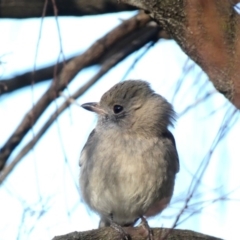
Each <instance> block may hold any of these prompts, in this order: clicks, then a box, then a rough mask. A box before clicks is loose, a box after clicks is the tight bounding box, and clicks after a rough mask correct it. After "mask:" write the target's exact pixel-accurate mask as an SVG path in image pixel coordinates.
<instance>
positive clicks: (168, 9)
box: [121, 0, 240, 108]
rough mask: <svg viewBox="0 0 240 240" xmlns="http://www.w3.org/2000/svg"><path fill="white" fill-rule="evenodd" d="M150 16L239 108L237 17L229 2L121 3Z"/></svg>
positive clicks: (239, 19)
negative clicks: (141, 10)
mask: <svg viewBox="0 0 240 240" xmlns="http://www.w3.org/2000/svg"><path fill="white" fill-rule="evenodd" d="M121 2H123V3H128V4H131V5H133V6H135V7H138V8H141V9H144V10H145V11H147V12H149V14H150V15H151V17H153V18H154V19H156V21H157V22H158V23H159V24H160V25H161V27H163V28H164V29H165V30H166V31H167V32H168V33H169V34H171V36H172V37H173V39H175V40H176V41H177V42H178V44H179V45H180V46H181V48H182V49H183V51H184V52H185V53H186V54H187V55H188V56H189V57H190V58H192V59H193V60H194V61H195V62H196V63H197V64H199V65H200V66H201V67H202V69H203V70H204V71H205V72H206V73H207V74H208V76H209V78H210V80H211V81H212V82H213V84H214V86H215V87H216V89H217V90H218V91H219V92H221V93H222V94H224V95H225V96H226V97H227V98H228V99H229V100H230V101H231V102H232V103H233V104H234V105H235V106H236V107H237V108H240V67H239V66H240V42H239V39H240V16H239V14H237V12H236V11H235V10H234V8H233V6H234V5H233V4H234V3H236V1H232V2H231V1H230V0H218V1H213V0H194V1H193V0H160V1H155V0H121Z"/></svg>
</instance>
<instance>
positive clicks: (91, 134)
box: [79, 129, 95, 167]
mask: <svg viewBox="0 0 240 240" xmlns="http://www.w3.org/2000/svg"><path fill="white" fill-rule="evenodd" d="M94 134H95V129H93V130H92V132H91V133H90V135H89V137H88V140H87V142H86V143H85V145H84V147H83V149H82V152H81V156H80V160H79V166H80V167H81V166H82V164H83V163H84V162H85V161H86V159H87V148H88V147H89V145H90V144H91V142H92V139H93V136H94Z"/></svg>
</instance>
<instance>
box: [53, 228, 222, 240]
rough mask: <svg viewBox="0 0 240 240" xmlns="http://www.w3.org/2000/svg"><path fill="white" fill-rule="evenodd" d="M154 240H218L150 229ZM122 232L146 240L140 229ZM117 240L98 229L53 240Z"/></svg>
mask: <svg viewBox="0 0 240 240" xmlns="http://www.w3.org/2000/svg"><path fill="white" fill-rule="evenodd" d="M152 230H153V236H154V239H155V240H163V239H164V240H220V238H215V237H212V236H209V235H205V234H201V233H197V232H194V231H189V230H180V229H167V228H152ZM124 231H125V232H126V233H127V234H129V235H130V237H131V239H132V240H146V239H148V238H147V236H146V231H145V232H143V230H142V228H141V227H136V228H124ZM80 239H81V240H83V239H84V240H88V239H91V240H98V239H106V240H108V239H109V240H119V239H121V238H120V234H119V233H118V232H116V231H115V230H114V229H112V228H110V227H108V228H100V229H96V230H91V231H85V232H72V233H68V234H66V235H62V236H56V237H54V238H53V240H80Z"/></svg>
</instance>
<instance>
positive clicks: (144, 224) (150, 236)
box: [140, 216, 154, 240]
mask: <svg viewBox="0 0 240 240" xmlns="http://www.w3.org/2000/svg"><path fill="white" fill-rule="evenodd" d="M141 220H142V222H141V223H140V225H141V226H142V227H143V229H144V230H145V231H146V232H147V235H148V240H154V237H153V231H152V229H151V228H150V227H149V225H148V222H147V220H146V218H145V217H143V216H142V217H141Z"/></svg>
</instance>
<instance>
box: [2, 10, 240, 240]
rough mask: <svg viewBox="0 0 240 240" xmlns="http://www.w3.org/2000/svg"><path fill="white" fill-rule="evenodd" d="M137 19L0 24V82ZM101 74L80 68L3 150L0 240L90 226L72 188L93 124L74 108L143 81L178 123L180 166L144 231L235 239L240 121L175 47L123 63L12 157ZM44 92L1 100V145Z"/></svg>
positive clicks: (41, 86)
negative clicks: (165, 203) (122, 84)
mask: <svg viewBox="0 0 240 240" xmlns="http://www.w3.org/2000/svg"><path fill="white" fill-rule="evenodd" d="M136 14H137V12H136V11H134V12H121V13H114V14H104V15H99V16H85V17H81V18H79V17H58V18H54V17H45V18H43V19H41V18H39V19H37V18H32V19H25V20H17V19H16V20H10V19H5V20H4V19H1V20H0V32H1V33H3V34H1V38H0V84H2V83H3V82H1V81H3V80H7V79H11V78H15V77H16V76H19V75H21V74H23V73H26V72H29V73H31V74H32V75H33V76H34V72H35V73H37V72H36V71H37V69H40V68H44V67H47V66H49V65H51V64H53V65H57V63H59V62H61V61H64V60H68V59H69V58H70V57H75V56H79V55H81V54H84V52H85V51H86V50H87V49H88V48H89V47H90V46H91V45H92V44H93V43H94V42H95V41H96V40H97V39H99V38H101V37H103V36H104V35H105V34H107V33H108V32H110V31H112V30H113V29H114V28H116V27H117V26H118V25H120V24H122V23H123V22H124V21H125V20H127V19H129V18H131V17H133V16H134V15H136ZM101 67H102V66H101V65H100V64H92V65H91V66H89V67H86V68H83V69H82V70H81V71H80V72H79V73H78V74H77V75H76V76H75V77H74V79H73V81H71V83H70V84H69V85H68V86H67V88H66V89H63V91H61V95H60V97H58V98H56V99H55V100H54V101H52V102H51V104H50V105H49V106H48V107H47V108H46V110H45V111H44V112H43V114H41V116H40V118H39V119H38V121H37V122H36V124H33V126H32V127H31V129H30V130H29V131H28V133H27V134H26V135H25V136H24V137H23V139H22V141H21V142H20V143H19V144H18V145H17V147H16V148H15V149H14V151H12V152H11V155H10V156H9V158H8V160H7V163H6V166H13V167H12V170H11V171H9V173H8V172H6V176H5V175H3V173H4V171H3V172H2V175H0V177H1V178H0V183H1V184H0V203H1V204H0V239H8V240H11V239H35V240H37V239H51V238H53V237H54V236H56V235H61V234H66V233H68V232H71V231H83V230H88V229H94V228H97V226H98V221H99V218H98V216H97V215H95V213H93V212H91V211H90V210H89V209H87V207H86V206H85V205H84V203H83V202H82V200H81V197H80V193H79V186H78V179H79V165H78V162H79V156H80V152H81V149H82V148H83V146H84V144H85V142H86V139H87V137H88V135H89V133H90V132H91V130H92V129H93V128H94V126H95V124H96V116H95V115H94V114H93V113H90V112H88V111H85V110H83V109H81V107H79V105H78V104H82V103H84V102H91V101H99V99H100V97H101V96H102V94H103V93H104V92H105V91H107V90H108V89H109V88H110V87H112V86H113V85H114V84H116V83H118V82H119V81H125V80H128V79H143V80H146V81H148V82H150V84H151V87H152V88H153V89H154V90H155V91H156V92H157V93H159V94H161V95H163V96H164V97H165V98H166V99H167V100H168V101H169V102H171V103H172V104H173V106H174V109H175V111H176V113H177V116H178V117H177V121H176V124H175V127H174V128H173V129H171V131H172V132H173V134H174V136H175V139H176V143H177V149H178V153H179V158H180V172H179V173H178V175H177V179H176V185H175V191H174V196H173V198H172V201H171V204H170V205H169V207H168V208H167V209H166V210H164V211H163V212H162V214H161V215H159V216H157V217H155V218H152V219H150V220H149V224H150V226H151V227H172V226H173V225H176V228H180V229H189V230H194V231H198V232H201V233H205V234H209V235H213V236H216V237H220V238H223V239H231V240H234V239H239V238H238V237H239V230H238V228H239V221H240V217H239V216H240V202H239V200H240V177H239V169H240V161H239V156H240V155H239V153H240V145H239V132H240V124H239V113H238V112H237V111H236V108H235V107H234V106H233V105H232V104H231V103H230V102H229V101H228V100H227V99H226V98H225V97H224V96H223V95H222V94H220V93H219V92H218V91H217V90H215V88H214V87H213V85H212V83H211V82H210V81H209V79H208V77H207V75H206V74H205V73H204V72H203V71H202V70H201V69H200V67H199V66H197V65H196V64H195V63H194V62H193V61H192V60H191V59H190V58H189V57H188V56H187V55H185V54H184V53H183V52H182V50H181V49H180V47H179V46H178V45H177V44H176V42H175V41H173V40H168V39H162V38H161V39H159V40H158V41H149V42H147V43H146V44H144V45H143V46H142V47H141V48H139V49H138V50H136V51H134V52H133V53H131V54H129V55H128V56H127V57H125V58H124V59H123V61H121V62H119V63H118V64H116V65H115V66H114V67H112V68H111V69H110V70H109V71H108V72H107V73H106V74H104V75H103V76H102V77H101V78H99V80H97V81H96V82H95V83H94V84H92V85H91V87H89V88H88V89H87V90H86V91H84V92H83V94H81V96H80V97H78V98H77V99H76V102H75V103H73V104H71V105H70V106H69V107H67V108H66V109H65V111H63V112H62V113H61V114H60V115H59V116H58V117H57V118H56V119H55V120H54V121H53V123H52V124H51V125H50V126H49V128H48V129H47V130H46V132H44V134H43V135H42V137H41V138H40V139H39V140H38V141H36V144H35V145H34V146H33V147H31V148H30V150H29V151H27V153H26V155H24V154H23V157H21V156H20V155H21V154H22V151H23V148H24V147H25V146H26V145H27V144H28V143H29V142H30V141H31V140H32V139H33V138H34V137H36V136H37V135H38V133H39V131H40V130H41V129H42V127H43V126H44V125H45V124H46V122H47V121H48V120H49V118H50V116H51V115H52V114H54V112H55V111H57V110H58V109H59V108H60V107H61V105H62V104H63V103H64V102H65V101H66V98H69V97H71V95H72V94H74V93H75V91H76V90H78V89H79V88H81V87H82V86H84V84H86V83H88V82H89V80H90V79H91V78H92V77H93V76H95V74H96V73H98V72H99V71H100V70H101ZM54 76H55V75H54ZM51 84H52V78H51V79H48V80H46V81H41V82H36V83H35V82H34V77H33V78H32V82H31V84H28V86H26V87H21V88H17V89H15V90H14V91H12V92H9V93H2V94H1V95H0V146H4V144H5V143H6V142H7V140H8V139H9V138H10V136H11V135H12V133H13V132H14V131H15V129H16V128H17V127H18V126H19V124H20V123H21V121H22V119H23V118H24V116H25V115H26V114H27V113H28V111H29V110H30V109H31V108H33V107H34V106H35V104H36V103H37V102H38V101H39V100H40V99H41V98H42V96H43V95H44V94H45V92H46V91H47V89H49V87H50V86H51ZM20 153H21V154H20ZM19 154H20V155H19ZM14 161H15V162H14ZM16 162H17V163H16ZM11 164H12V165H11ZM106 174H107V173H106ZM116 190H117V189H116ZM179 216H180V217H179ZM177 217H179V219H178V220H177V221H176V219H177Z"/></svg>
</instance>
